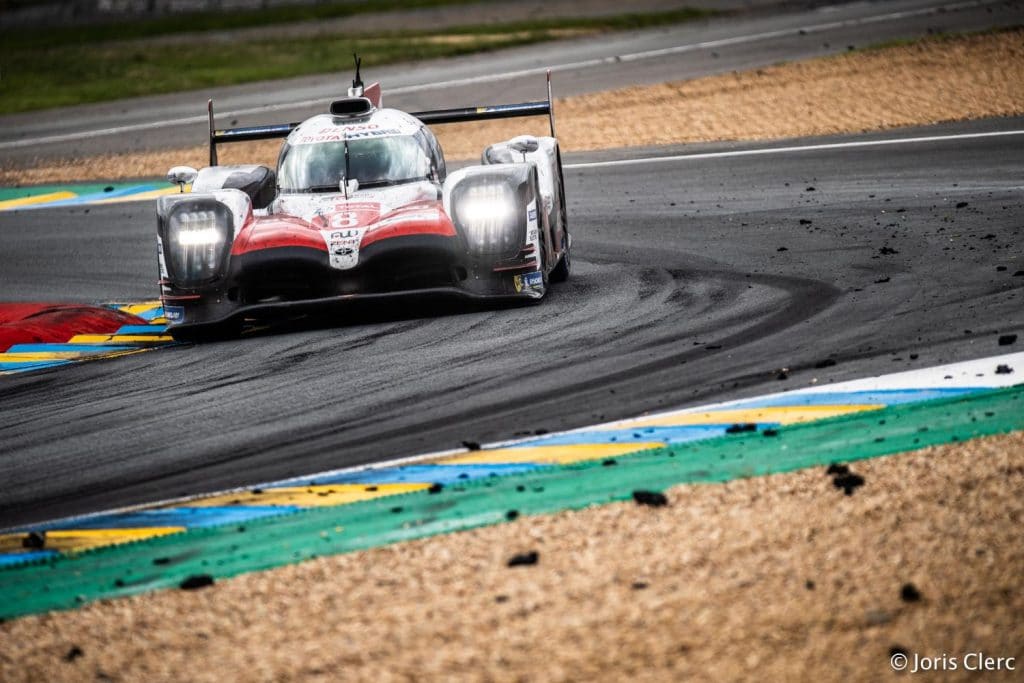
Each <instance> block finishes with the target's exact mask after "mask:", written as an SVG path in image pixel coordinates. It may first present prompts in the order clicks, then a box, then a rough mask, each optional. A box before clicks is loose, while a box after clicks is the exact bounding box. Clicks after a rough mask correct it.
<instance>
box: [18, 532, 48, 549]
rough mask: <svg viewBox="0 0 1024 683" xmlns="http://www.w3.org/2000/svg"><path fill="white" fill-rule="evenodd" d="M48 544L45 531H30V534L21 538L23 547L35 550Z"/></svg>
mask: <svg viewBox="0 0 1024 683" xmlns="http://www.w3.org/2000/svg"><path fill="white" fill-rule="evenodd" d="M45 546H46V532H45V531H30V532H28V536H26V537H25V538H23V539H21V547H22V548H31V549H33V550H39V549H40V548H43V547H45Z"/></svg>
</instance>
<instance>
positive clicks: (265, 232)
mask: <svg viewBox="0 0 1024 683" xmlns="http://www.w3.org/2000/svg"><path fill="white" fill-rule="evenodd" d="M281 247H307V248H309V249H319V250H320V251H324V252H326V251H327V244H326V243H325V242H324V238H323V237H321V236H320V232H319V231H318V230H316V229H315V228H312V227H310V225H309V223H307V222H306V221H304V220H302V219H301V218H292V217H288V216H286V217H277V216H275V217H273V218H257V219H256V220H255V221H253V222H252V223H249V224H248V225H247V226H246V227H245V228H244V229H243V230H242V232H241V233H239V235H238V237H237V238H236V239H235V243H234V244H233V245H232V246H231V255H232V256H240V255H242V254H247V253H249V252H250V251H261V250H263V249H278V248H281Z"/></svg>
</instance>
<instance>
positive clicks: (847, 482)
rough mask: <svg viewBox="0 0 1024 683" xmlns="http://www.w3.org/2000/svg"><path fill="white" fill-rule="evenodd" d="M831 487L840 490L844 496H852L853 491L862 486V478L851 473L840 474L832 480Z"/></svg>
mask: <svg viewBox="0 0 1024 683" xmlns="http://www.w3.org/2000/svg"><path fill="white" fill-rule="evenodd" d="M832 485H833V486H835V487H836V488H837V489H842V490H843V493H845V494H846V495H848V496H852V495H853V491H854V489H856V488H858V487H860V486H863V485H864V477H862V476H860V475H859V474H854V473H853V472H850V473H849V474H841V475H839V476H838V477H836V478H835V479H833V480H832Z"/></svg>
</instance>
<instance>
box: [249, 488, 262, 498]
mask: <svg viewBox="0 0 1024 683" xmlns="http://www.w3.org/2000/svg"><path fill="white" fill-rule="evenodd" d="M252 492H253V493H255V494H256V495H257V496H258V495H260V494H261V493H263V489H253V490H252Z"/></svg>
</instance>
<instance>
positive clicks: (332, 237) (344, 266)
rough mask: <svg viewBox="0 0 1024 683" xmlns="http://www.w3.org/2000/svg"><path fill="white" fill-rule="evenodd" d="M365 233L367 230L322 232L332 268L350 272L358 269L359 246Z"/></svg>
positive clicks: (352, 229)
mask: <svg viewBox="0 0 1024 683" xmlns="http://www.w3.org/2000/svg"><path fill="white" fill-rule="evenodd" d="M365 232H366V228H345V229H343V230H321V231H320V235H321V236H322V237H323V238H324V243H325V244H326V245H327V259H328V261H329V262H330V264H331V268H337V269H338V270H348V269H349V268H355V267H356V264H357V263H359V244H360V242H362V239H363V234H364V233H365Z"/></svg>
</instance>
